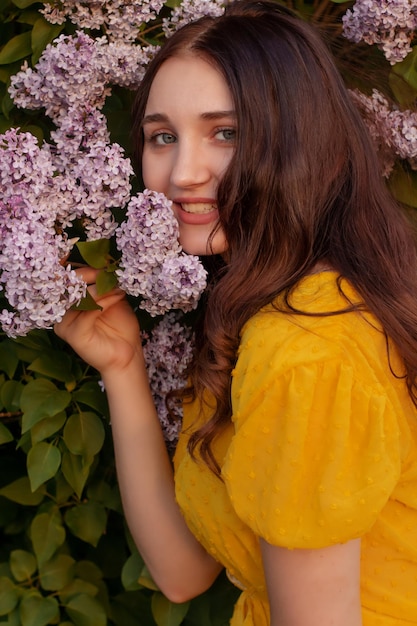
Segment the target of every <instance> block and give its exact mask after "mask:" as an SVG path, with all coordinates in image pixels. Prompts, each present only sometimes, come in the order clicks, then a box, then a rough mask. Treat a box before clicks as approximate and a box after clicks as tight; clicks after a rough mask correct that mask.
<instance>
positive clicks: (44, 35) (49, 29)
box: [32, 17, 64, 65]
mask: <svg viewBox="0 0 417 626" xmlns="http://www.w3.org/2000/svg"><path fill="white" fill-rule="evenodd" d="M63 28H64V24H51V23H50V22H47V21H46V19H45V18H44V17H39V19H37V20H36V22H35V24H34V25H33V30H32V50H33V54H32V65H35V64H36V63H37V62H38V60H39V57H40V56H41V54H42V52H43V51H44V50H45V48H46V46H47V45H48V43H50V42H51V41H53V39H55V37H58V35H59V33H60V32H61V31H62V30H63Z"/></svg>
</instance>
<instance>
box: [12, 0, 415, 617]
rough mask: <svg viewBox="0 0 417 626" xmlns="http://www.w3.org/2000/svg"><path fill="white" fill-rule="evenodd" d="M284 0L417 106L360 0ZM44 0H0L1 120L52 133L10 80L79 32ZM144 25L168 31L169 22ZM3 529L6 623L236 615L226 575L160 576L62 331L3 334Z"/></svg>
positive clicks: (341, 55) (406, 69)
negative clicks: (129, 516)
mask: <svg viewBox="0 0 417 626" xmlns="http://www.w3.org/2000/svg"><path fill="white" fill-rule="evenodd" d="M283 4H286V5H287V6H290V7H291V8H294V9H296V10H297V11H299V12H300V14H301V15H302V16H303V17H305V18H306V19H308V20H311V21H313V22H315V23H317V24H318V25H319V27H320V28H322V29H323V30H324V31H325V34H326V37H327V39H328V41H329V43H330V45H331V47H332V48H333V50H334V52H335V54H336V56H337V58H338V59H339V63H340V66H341V70H342V72H343V73H344V75H345V77H346V80H347V82H348V83H349V84H350V86H352V87H355V86H357V87H359V88H361V89H362V90H363V91H365V92H367V93H370V90H371V88H372V87H377V88H378V89H379V90H380V91H383V92H384V93H386V94H388V95H389V96H390V97H391V98H392V100H394V101H395V102H397V103H398V104H399V106H400V107H411V106H414V105H415V101H416V97H417V71H416V63H417V49H415V50H414V51H413V52H412V53H411V54H410V55H409V56H408V57H407V59H405V61H403V62H402V63H399V64H397V65H396V66H394V68H391V67H390V66H389V64H388V63H387V62H386V61H385V59H384V58H383V55H382V53H380V52H379V51H378V50H376V49H374V48H369V47H368V46H361V45H353V44H351V43H349V42H347V41H346V40H343V38H342V37H341V22H340V18H341V15H342V14H343V13H344V12H345V11H346V9H347V8H348V7H350V6H352V4H353V2H344V1H336V0H334V1H332V0H321V1H320V0H311V1H307V0H306V1H304V2H302V1H295V0H294V1H292V2H291V1H287V2H283ZM173 5H175V1H174V2H167V3H166V10H168V7H169V6H173ZM41 6H42V4H41V3H36V2H33V1H32V0H13V2H11V1H9V0H0V103H1V109H0V133H3V132H5V131H6V130H7V129H8V128H10V127H12V126H19V127H20V128H21V129H22V130H25V131H30V132H31V133H33V134H34V135H35V136H36V137H37V138H38V140H39V141H40V142H41V141H43V140H44V139H48V136H49V132H50V130H51V122H50V120H49V119H48V118H47V117H45V116H44V115H43V114H42V112H39V111H36V112H31V111H26V110H20V109H17V108H16V107H15V106H14V105H13V102H12V101H11V99H10V97H9V95H8V93H7V87H8V84H9V79H10V76H11V75H13V74H15V73H16V72H17V71H19V69H20V67H21V64H22V62H23V61H24V60H27V61H28V63H29V64H32V65H34V64H35V63H36V61H37V60H38V59H39V57H40V55H41V53H42V51H43V49H44V48H45V46H46V45H47V44H48V43H49V42H51V41H52V40H53V39H54V38H56V37H57V36H58V35H59V34H60V33H61V32H65V33H67V34H69V33H72V32H74V31H75V27H74V26H73V25H72V24H69V23H67V24H65V25H63V26H57V25H51V24H49V23H48V22H47V21H46V20H45V19H44V18H43V17H42V16H41V15H40V13H39V12H38V9H39V8H40V7H41ZM141 36H142V37H143V39H144V41H145V40H146V41H148V42H150V43H159V42H160V40H161V30H160V27H159V23H158V22H156V23H155V24H153V26H152V28H149V26H148V27H147V30H146V31H145V30H144V31H143V32H142V33H141ZM131 100H132V93H131V92H129V91H128V90H124V89H120V88H117V89H113V92H112V95H111V96H110V97H109V98H108V99H107V102H106V106H105V109H104V112H105V114H106V116H107V119H108V124H109V129H110V132H111V137H112V140H113V141H117V142H118V143H120V144H121V145H123V146H124V147H125V149H126V151H127V153H129V150H130V147H129V140H128V137H129V131H130V124H129V109H130V104H131ZM389 184H390V186H391V188H392V190H393V192H394V193H395V195H396V196H397V197H398V198H399V199H400V200H401V201H402V202H403V203H404V204H405V206H406V208H407V210H408V212H409V214H410V216H411V217H413V216H414V209H415V208H416V207H417V193H416V189H417V175H416V173H415V172H413V171H411V169H410V168H409V167H408V166H407V165H406V164H405V163H402V162H400V161H399V162H398V164H397V167H396V168H395V171H394V173H393V175H392V176H391V178H390V181H389ZM143 323H144V324H145V325H146V324H148V323H149V320H143ZM0 536H1V537H0V624H8V625H9V626H44V625H46V624H59V625H60V626H71V625H74V626H104V625H105V624H111V625H117V626H142V625H143V626H154V625H157V626H177V625H179V624H183V625H184V626H223V625H226V624H227V623H228V621H229V618H230V615H231V612H232V608H233V604H234V602H235V600H236V598H237V595H238V593H239V592H238V591H237V590H236V589H235V588H234V587H233V586H232V585H231V584H230V583H229V582H228V581H227V579H226V577H225V576H220V578H219V579H218V580H217V581H216V583H215V584H214V586H213V587H212V589H210V590H209V591H208V592H206V593H205V594H203V595H202V596H200V597H199V598H196V599H195V600H193V601H191V602H187V603H184V604H172V603H170V602H169V601H168V600H167V599H166V598H165V597H164V596H163V595H162V594H161V593H160V592H159V590H158V589H157V588H156V586H155V584H154V583H153V581H152V580H151V578H150V575H149V573H148V572H147V570H146V567H145V566H144V563H143V561H142V559H141V557H140V555H139V554H138V553H137V551H136V549H135V547H134V545H133V542H132V540H131V537H130V535H129V532H128V530H127V528H126V525H125V522H124V518H123V513H122V508H121V503H120V496H119V492H118V487H117V480H116V474H115V464H114V456H113V447H112V439H111V428H110V425H109V414H108V407H107V403H106V398H105V394H104V393H103V392H102V390H101V388H100V386H99V378H98V375H97V373H96V372H95V371H94V370H92V369H91V368H89V367H88V366H87V365H86V364H85V363H83V362H82V361H81V360H80V359H79V358H78V357H76V356H75V355H74V353H73V352H72V351H71V350H70V349H69V348H68V347H67V346H66V345H64V344H63V342H61V341H60V340H59V339H58V338H57V337H56V336H55V335H54V333H53V332H52V331H34V332H32V333H30V334H29V335H28V336H27V337H23V338H19V339H15V340H11V339H8V338H6V337H4V336H1V335H0Z"/></svg>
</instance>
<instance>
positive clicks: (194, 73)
mask: <svg viewBox="0 0 417 626" xmlns="http://www.w3.org/2000/svg"><path fill="white" fill-rule="evenodd" d="M233 108H234V107H233V100H232V95H231V93H230V90H229V87H228V85H227V83H226V81H225V79H224V77H223V75H222V74H221V73H220V72H219V70H218V69H217V68H216V67H215V66H214V65H213V64H211V63H209V62H208V61H206V60H205V59H203V58H202V57H199V56H196V55H192V54H191V53H187V54H183V55H181V56H174V57H170V58H169V59H167V60H166V61H165V62H164V63H163V64H162V65H161V67H160V68H159V70H158V72H157V73H156V75H155V78H154V80H153V83H152V86H151V89H150V92H149V97H148V101H147V104H146V110H145V115H148V114H149V113H155V112H158V113H159V112H167V113H168V112H169V110H172V111H177V110H178V111H179V110H183V111H184V110H186V111H189V112H190V113H192V112H194V111H195V112H198V111H201V110H205V111H215V110H224V111H226V110H232V109H233Z"/></svg>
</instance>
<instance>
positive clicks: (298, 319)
mask: <svg viewBox="0 0 417 626" xmlns="http://www.w3.org/2000/svg"><path fill="white" fill-rule="evenodd" d="M336 279H337V274H335V273H334V272H322V273H319V274H313V275H311V276H309V277H307V278H305V279H304V280H303V281H302V282H301V283H300V284H299V285H298V286H297V288H296V290H295V291H294V293H293V295H292V297H291V304H292V305H293V306H295V307H296V308H298V309H301V310H303V311H307V312H324V311H340V310H341V309H344V308H345V307H346V300H345V299H344V297H343V296H342V295H341V294H340V293H339V290H338V287H337V283H336ZM342 289H343V291H344V293H345V294H346V295H347V296H348V297H349V299H350V300H351V301H352V302H357V301H358V296H357V295H356V294H355V292H354V291H353V290H352V288H351V287H350V285H349V284H348V283H347V282H346V281H342ZM391 369H392V371H393V372H394V373H395V374H396V375H397V376H394V375H393V374H392V372H391ZM403 373H404V372H403V368H402V366H401V363H400V361H399V359H398V357H397V355H396V353H395V349H394V348H393V347H392V346H391V347H390V359H389V360H388V356H387V349H386V340H385V337H384V335H383V333H382V332H381V330H380V326H379V324H378V322H377V321H376V320H375V319H374V318H372V316H370V315H369V314H360V313H357V312H350V313H343V314H340V315H332V316H328V317H308V316H305V315H304V316H301V315H289V314H286V313H282V312H279V311H277V310H276V309H274V307H273V306H272V305H271V306H268V307H266V308H264V309H263V310H262V311H260V312H259V313H258V314H256V315H255V316H254V317H253V318H252V319H251V320H249V322H248V323H247V324H246V325H245V327H244V328H243V330H242V337H241V344H240V348H239V353H238V359H237V363H236V366H235V369H234V371H233V383H232V406H233V423H232V424H230V426H229V427H228V428H227V429H226V430H225V431H224V432H222V434H221V435H220V436H218V437H217V438H216V440H215V444H214V448H213V449H214V452H215V455H216V458H217V459H218V461H219V463H220V465H221V466H222V475H223V480H224V482H221V481H220V480H219V479H218V478H216V477H215V476H214V475H213V474H212V473H211V471H210V470H209V469H208V468H207V467H206V466H205V465H204V464H203V463H202V462H201V461H199V462H195V461H193V460H192V459H191V458H190V457H189V455H188V453H187V451H186V445H187V440H188V436H189V433H190V432H192V430H193V429H194V428H195V426H196V425H197V424H198V423H199V420H204V419H207V417H208V416H209V414H210V406H209V404H210V403H208V405H207V406H206V405H204V408H203V410H202V411H201V410H200V408H201V407H200V406H199V405H197V403H194V404H193V405H187V404H186V405H185V406H184V427H183V433H182V435H181V437H180V441H179V444H178V448H177V452H176V456H175V468H176V492H177V499H178V502H179V505H180V507H181V509H182V511H183V515H184V517H185V519H186V521H187V523H188V525H189V526H190V528H191V530H192V531H193V532H194V533H195V535H196V536H197V538H198V539H199V540H200V541H201V543H202V544H203V545H204V546H205V547H206V549H207V550H208V551H209V552H210V553H211V554H212V555H213V556H214V557H215V558H216V559H217V560H218V561H220V562H221V563H222V564H223V565H224V566H225V567H226V570H227V573H228V575H229V577H230V579H231V580H232V582H234V583H235V584H236V585H237V586H238V587H240V588H241V589H242V590H243V593H242V594H241V596H240V599H239V600H238V603H237V605H236V607H235V612H234V616H233V619H232V622H231V624H232V625H233V626H243V625H244V626H267V625H268V624H269V611H268V601H267V593H266V588H265V580H264V575H263V569H262V559H261V554H260V549H259V543H258V538H259V537H262V538H263V539H265V540H266V541H268V542H270V543H271V544H273V545H277V546H282V547H287V548H307V549H311V548H319V547H325V546H328V545H332V544H335V543H343V542H346V541H349V540H350V539H354V538H357V537H361V538H362V563H361V584H362V589H361V595H362V604H363V624H364V626H406V625H408V626H409V625H410V624H417V411H416V408H415V407H414V405H413V404H412V402H411V400H410V398H409V396H408V393H407V390H406V386H405V383H404V380H403V379H402V378H400V377H399V376H401V375H402V374H403ZM204 414H205V415H206V417H204Z"/></svg>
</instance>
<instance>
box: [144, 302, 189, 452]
mask: <svg viewBox="0 0 417 626" xmlns="http://www.w3.org/2000/svg"><path fill="white" fill-rule="evenodd" d="M142 336H143V338H144V339H145V344H144V346H143V353H144V357H145V362H146V367H147V370H148V376H149V382H150V385H151V390H152V395H153V399H154V402H155V406H156V409H157V412H158V417H159V420H160V422H161V426H162V430H163V433H164V437H165V440H166V442H167V444H168V448H170V449H173V448H174V447H175V443H176V441H177V438H178V434H179V431H180V428H181V418H182V406H181V404H180V403H176V402H175V401H170V402H169V410H168V406H167V394H168V393H169V392H170V391H171V390H173V389H178V390H180V389H183V388H184V387H185V385H186V382H187V369H188V367H189V365H190V364H191V360H192V357H193V340H192V332H191V329H190V328H188V327H186V326H182V325H181V324H180V323H179V322H178V316H177V315H176V314H175V313H172V312H171V313H168V314H167V315H165V317H164V318H163V319H162V321H161V322H159V324H158V325H157V326H155V327H154V328H153V330H152V334H151V335H148V334H147V333H142Z"/></svg>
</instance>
